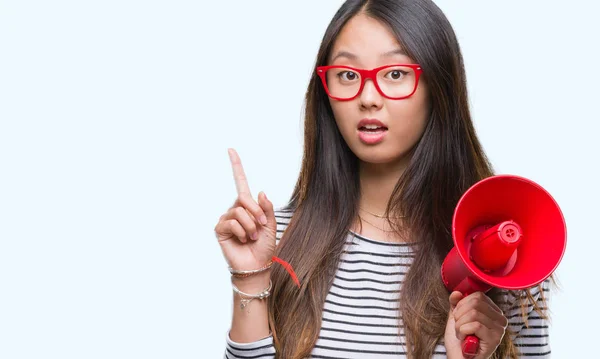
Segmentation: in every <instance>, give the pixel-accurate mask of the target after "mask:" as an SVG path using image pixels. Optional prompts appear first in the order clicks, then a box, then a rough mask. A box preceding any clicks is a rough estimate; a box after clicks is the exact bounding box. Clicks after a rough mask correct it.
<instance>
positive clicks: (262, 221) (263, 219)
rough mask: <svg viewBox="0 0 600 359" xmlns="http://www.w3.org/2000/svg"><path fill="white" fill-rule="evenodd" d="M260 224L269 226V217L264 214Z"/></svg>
mask: <svg viewBox="0 0 600 359" xmlns="http://www.w3.org/2000/svg"><path fill="white" fill-rule="evenodd" d="M259 221H260V224H262V225H263V226H266V225H267V216H265V215H264V214H263V215H262V216H260V219H259Z"/></svg>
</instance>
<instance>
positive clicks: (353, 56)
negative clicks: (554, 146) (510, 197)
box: [215, 0, 550, 359]
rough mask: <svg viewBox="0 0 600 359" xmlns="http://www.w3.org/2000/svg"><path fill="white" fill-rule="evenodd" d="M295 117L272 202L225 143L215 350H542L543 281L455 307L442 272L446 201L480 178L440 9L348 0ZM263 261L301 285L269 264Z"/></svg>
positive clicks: (326, 353)
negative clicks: (222, 286) (289, 180)
mask: <svg viewBox="0 0 600 359" xmlns="http://www.w3.org/2000/svg"><path fill="white" fill-rule="evenodd" d="M305 112H306V118H305V132H304V136H305V144H304V158H303V161H302V168H301V172H300V176H299V179H298V182H297V185H296V187H295V189H294V192H293V195H292V197H291V200H290V202H289V204H288V205H287V206H286V207H285V208H282V209H280V210H278V211H274V209H273V205H272V203H271V202H270V201H269V200H268V199H267V197H266V195H265V194H264V193H260V194H259V195H258V200H257V201H255V200H254V199H253V198H252V195H251V193H250V190H249V188H248V185H247V182H246V180H245V175H244V171H243V168H242V164H241V161H240V159H239V157H238V155H237V153H236V152H235V151H233V150H230V156H231V162H232V165H233V170H234V176H235V181H236V185H237V189H238V198H237V200H236V201H235V203H234V205H233V206H232V207H231V209H229V210H228V211H227V212H226V213H225V214H224V215H223V216H222V217H221V218H220V220H219V223H218V224H217V225H216V227H215V232H216V234H217V237H218V239H219V243H220V245H221V248H222V250H223V254H224V256H225V259H226V260H227V262H228V264H229V266H230V270H231V271H232V284H233V288H234V312H233V320H232V326H231V330H230V332H229V336H228V338H227V348H226V352H225V357H226V358H283V359H296V358H306V357H311V358H417V359H419V358H432V357H433V358H462V352H461V342H462V339H464V338H465V336H467V335H471V334H473V335H477V336H478V337H479V338H480V346H479V351H478V353H477V356H476V358H477V359H482V358H518V357H520V355H523V356H527V357H533V358H541V357H546V356H548V355H549V352H550V349H549V345H548V334H547V323H546V318H547V316H546V314H545V300H544V292H545V291H547V283H546V282H544V285H543V286H540V287H537V288H532V289H530V290H528V291H515V292H507V291H500V290H493V291H490V292H488V293H487V295H485V294H483V293H474V294H471V295H469V296H468V297H465V298H463V297H462V295H461V294H460V293H451V294H449V293H448V292H447V291H446V289H445V288H444V286H443V284H442V282H441V279H440V265H441V263H442V261H443V259H444V257H445V256H446V254H447V253H448V251H449V250H450V249H451V248H452V245H453V242H452V237H451V234H450V228H451V220H452V215H453V211H454V208H455V205H456V203H457V201H458V199H459V198H460V196H461V195H462V194H463V193H464V191H465V190H466V189H468V188H469V187H470V186H471V185H473V184H474V183H476V182H477V181H479V180H481V179H483V178H485V177H489V176H491V175H492V174H493V172H492V169H491V166H490V164H489V162H488V160H487V158H486V156H485V154H484V152H483V150H482V148H481V145H480V143H479V141H478V139H477V137H476V135H475V131H474V128H473V124H472V122H471V117H470V113H469V106H468V98H467V90H466V80H465V72H464V68H463V63H462V57H461V53H460V49H459V45H458V44H457V40H456V37H455V34H454V32H453V30H452V28H451V26H450V24H449V22H448V21H447V19H446V17H445V16H444V15H443V13H442V12H441V11H440V9H439V8H438V7H437V6H436V5H435V4H433V3H432V2H431V1H429V0H419V1H415V0H410V1H408V0H406V1H405V0H371V1H360V0H350V1H347V2H345V3H344V4H343V5H342V6H341V8H340V9H339V11H338V12H337V13H336V14H335V16H334V18H333V19H332V21H331V23H330V25H329V26H328V28H327V30H326V32H325V35H324V37H323V40H322V43H321V47H320V49H319V53H318V55H317V67H316V68H315V72H314V73H313V76H312V77H311V80H310V84H309V87H308V91H307V94H306V111H305ZM274 255H276V256H277V257H279V258H281V259H283V260H285V261H287V262H289V264H291V266H292V267H293V269H294V271H295V274H296V275H297V277H298V279H299V284H300V285H299V286H297V284H296V283H295V281H294V279H293V278H291V277H290V275H289V274H288V272H287V271H286V269H285V268H284V266H279V265H271V264H270V260H271V258H272V256H274ZM261 294H262V295H261ZM527 325H528V326H527ZM519 353H522V354H519Z"/></svg>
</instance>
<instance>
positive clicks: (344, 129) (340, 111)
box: [329, 101, 356, 137]
mask: <svg viewBox="0 0 600 359" xmlns="http://www.w3.org/2000/svg"><path fill="white" fill-rule="evenodd" d="M329 103H330V105H331V110H332V112H333V117H334V118H335V122H336V124H337V126H338V128H339V130H340V132H341V133H342V135H343V136H344V137H346V136H347V135H349V134H351V133H353V132H354V130H355V128H354V124H353V121H352V118H353V114H354V113H355V112H356V105H354V106H352V101H347V102H337V101H336V102H333V101H330V102H329ZM354 115H355V114H354Z"/></svg>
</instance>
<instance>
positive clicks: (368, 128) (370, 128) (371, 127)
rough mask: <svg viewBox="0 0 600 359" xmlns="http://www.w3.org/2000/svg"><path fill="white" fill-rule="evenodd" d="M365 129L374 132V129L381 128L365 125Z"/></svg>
mask: <svg viewBox="0 0 600 359" xmlns="http://www.w3.org/2000/svg"><path fill="white" fill-rule="evenodd" d="M365 128H366V129H367V130H376V129H378V128H381V127H380V126H377V125H366V126H365Z"/></svg>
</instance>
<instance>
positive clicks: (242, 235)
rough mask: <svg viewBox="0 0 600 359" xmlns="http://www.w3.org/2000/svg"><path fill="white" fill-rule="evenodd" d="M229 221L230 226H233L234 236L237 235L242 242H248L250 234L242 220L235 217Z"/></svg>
mask: <svg viewBox="0 0 600 359" xmlns="http://www.w3.org/2000/svg"><path fill="white" fill-rule="evenodd" d="M227 222H228V223H229V226H230V228H231V233H232V234H233V235H234V236H236V237H237V238H238V239H239V240H240V242H242V243H246V242H248V234H247V233H246V231H245V230H244V228H243V227H242V225H241V224H240V222H238V221H236V220H235V219H230V220H229V221H227Z"/></svg>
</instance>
